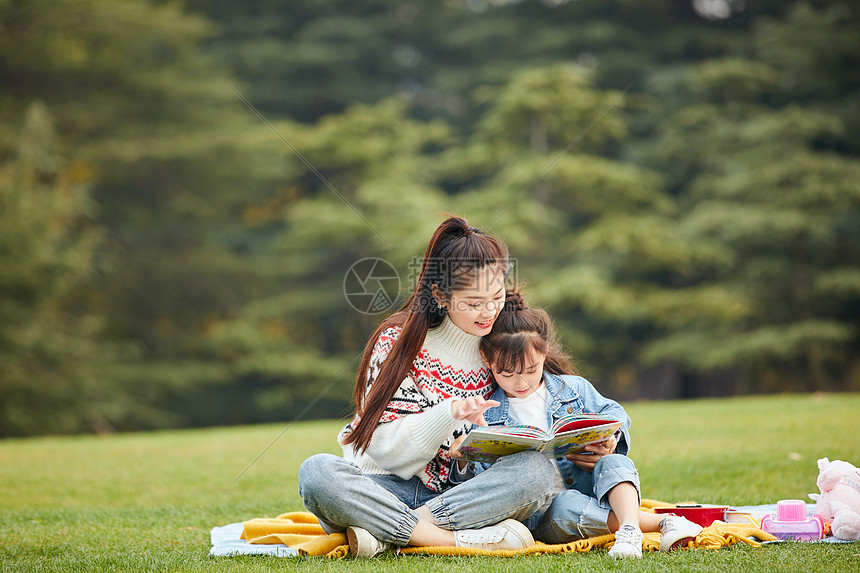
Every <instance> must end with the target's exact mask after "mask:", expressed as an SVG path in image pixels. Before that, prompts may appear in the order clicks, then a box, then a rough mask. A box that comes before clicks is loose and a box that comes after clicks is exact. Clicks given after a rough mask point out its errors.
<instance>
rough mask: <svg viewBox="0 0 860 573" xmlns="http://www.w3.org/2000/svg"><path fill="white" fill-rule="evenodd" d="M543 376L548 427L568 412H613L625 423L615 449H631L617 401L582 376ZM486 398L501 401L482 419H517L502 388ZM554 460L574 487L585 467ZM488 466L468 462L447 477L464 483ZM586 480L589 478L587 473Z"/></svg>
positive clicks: (506, 422) (490, 421)
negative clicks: (546, 400) (546, 399)
mask: <svg viewBox="0 0 860 573" xmlns="http://www.w3.org/2000/svg"><path fill="white" fill-rule="evenodd" d="M543 380H544V384H546V390H547V398H548V399H549V400H550V401H549V404H548V405H547V409H546V416H547V423H548V424H549V426H550V427H552V425H553V423H555V421H556V420H558V419H559V418H560V417H562V416H565V415H570V414H580V413H603V414H607V415H609V416H614V417H615V418H616V419H617V420H623V421H624V425H623V426H621V428H620V430H619V432H620V435H618V434H617V433H616V437H617V438H618V445H617V447H616V448H615V453H616V454H622V455H627V452H628V451H629V450H630V417H629V416H628V415H627V412H625V411H624V408H622V407H621V405H620V404H618V402H616V401H614V400H610V399H609V398H605V397H604V396H602V395H601V394H600V393H599V392H598V391H597V390H596V389H595V388H594V386H592V385H591V382H589V381H588V380H586V379H585V378H583V377H581V376H566V375H565V376H558V375H555V374H550V373H549V372H544V373H543ZM488 400H496V401H498V402H500V405H498V406H496V407H495V408H490V409H489V410H487V411H486V412H484V419H485V420H486V421H487V424H488V425H490V426H503V425H516V424H519V423H520V421H519V420H517V419H516V418H514V416H513V413H512V412H511V411H510V402H508V397H507V396H506V395H505V391H504V390H502V389H501V388H496V390H495V392H493V395H492V396H490V397H489V398H488ZM555 461H556V464H557V465H558V469H559V471H560V472H561V477H562V479H563V480H564V483H565V484H566V485H567V487H568V489H574V488H576V484H577V482H580V481H582V480H581V479H577V476H578V475H579V474H581V473H582V472H585V471H586V470H583V469H581V468H578V467H576V465H574V463H573V462H571V461H570V460H568V459H567V458H566V457H564V456H560V457H557V458H556V459H555ZM488 467H490V464H486V463H479V462H469V465H468V466H467V468H466V469H465V470H464V471H463V472H458V471H453V472H451V477H450V478H449V479H450V481H451V482H452V483H455V484H456V483H463V482H464V481H466V480H467V479H469V478H470V477H474V476H475V475H477V474H479V473H481V472H482V471H484V470H486V469H487V468H488ZM588 481H591V478H590V476H589V479H588Z"/></svg>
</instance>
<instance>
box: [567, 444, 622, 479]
mask: <svg viewBox="0 0 860 573" xmlns="http://www.w3.org/2000/svg"><path fill="white" fill-rule="evenodd" d="M617 446H618V440H617V439H615V436H612V437H610V438H609V439H608V440H604V441H602V442H598V443H596V444H589V445H587V446H585V451H584V452H579V453H577V454H567V456H566V457H567V459H568V460H570V461H571V462H573V463H574V465H576V466H577V467H579V468H582V469H584V470H585V471H589V472H592V471H594V465H595V464H596V463H597V462H598V460H600V458H602V457H603V456H608V455H610V454H614V453H615V448H616V447H617Z"/></svg>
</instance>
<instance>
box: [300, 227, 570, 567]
mask: <svg viewBox="0 0 860 573" xmlns="http://www.w3.org/2000/svg"><path fill="white" fill-rule="evenodd" d="M507 263H508V260H507V250H506V248H505V247H504V245H503V244H501V243H499V242H498V241H497V240H495V239H493V238H492V237H490V236H489V235H487V234H485V233H483V232H482V231H480V230H478V229H475V228H473V227H470V226H469V225H468V223H466V221H464V220H463V219H460V218H457V217H452V218H449V219H448V220H446V221H445V222H443V223H442V224H441V225H440V226H439V227H438V228H437V229H436V232H435V233H434V234H433V237H432V238H431V239H430V244H429V245H428V247H427V250H426V252H425V254H424V261H423V264H422V269H421V274H420V277H419V279H418V284H417V285H416V288H415V291H414V292H413V293H412V295H411V297H410V298H409V300H407V301H406V303H405V304H404V305H403V307H402V308H401V309H400V310H399V311H398V312H397V313H396V314H394V315H393V316H391V317H389V318H388V319H387V320H385V321H384V322H383V323H382V324H381V325H380V326H379V328H378V329H377V330H376V332H375V333H374V335H373V337H372V338H371V339H370V341H369V342H368V344H367V346H366V348H365V351H364V356H363V359H362V361H361V365H360V367H359V372H358V380H357V381H356V386H355V391H354V395H353V401H354V404H355V409H356V413H355V417H354V419H353V420H352V421H351V422H350V423H349V424H348V425H347V426H346V427H345V428H343V430H342V431H341V432H340V434H339V436H338V442H339V443H340V444H341V446H342V447H343V457H338V456H334V455H330V454H318V455H315V456H312V457H310V458H308V459H307V460H305V462H304V463H303V464H302V466H301V468H300V469H299V494H300V495H301V496H302V499H303V501H304V503H305V506H306V507H307V508H308V510H309V511H311V512H312V513H314V515H316V516H317V518H318V519H319V521H320V524H321V525H322V526H323V528H324V529H325V530H326V531H327V532H329V533H333V532H336V531H344V530H345V531H346V534H347V538H348V540H349V545H350V550H351V552H352V554H353V555H355V556H357V557H370V556H373V555H376V554H378V553H380V552H382V551H383V550H385V549H387V548H388V547H390V546H391V545H396V546H403V545H418V546H429V545H433V546H453V545H458V546H466V547H479V548H489V549H519V548H523V547H527V546H529V545H531V544H533V543H534V540H533V538H532V535H531V533H530V532H529V530H528V528H527V527H526V526H525V525H523V524H522V523H521V522H520V521H518V520H524V519H526V518H528V517H529V516H530V515H531V514H532V513H534V512H535V511H536V510H537V509H538V508H539V507H541V506H542V505H544V504H545V503H546V502H547V501H548V500H549V499H550V498H551V496H552V486H553V481H552V480H553V466H552V463H551V462H550V461H549V460H547V459H546V458H545V457H543V456H542V455H540V454H537V453H535V452H523V453H522V454H517V455H513V456H508V458H507V459H505V460H503V461H500V462H499V463H497V464H495V465H494V466H493V467H492V468H489V469H488V470H487V471H485V472H483V473H482V474H481V475H480V476H477V477H475V478H474V479H472V480H469V481H468V482H466V483H463V484H462V485H458V486H456V487H454V486H452V484H451V482H450V481H449V480H448V477H449V472H450V465H451V459H450V456H449V446H450V445H451V444H452V442H453V441H454V439H455V438H457V437H458V436H460V435H464V434H465V433H466V432H467V431H468V430H469V428H471V427H472V424H478V425H486V422H484V420H483V413H484V412H485V411H486V410H487V409H488V408H490V407H492V406H496V405H498V402H495V401H492V400H486V399H485V398H487V397H488V396H489V395H490V394H491V393H492V392H493V390H494V386H493V383H492V378H491V376H490V373H489V370H488V369H487V368H486V367H485V366H484V365H483V364H482V362H481V356H480V353H479V351H478V344H479V343H480V341H481V338H482V337H483V336H486V335H487V333H489V332H490V329H491V328H492V327H493V323H494V322H495V320H496V316H497V315H498V313H499V311H500V310H501V307H502V304H503V303H504V297H505V290H504V279H505V274H506V270H507ZM502 488H504V490H505V495H504V496H500V495H498V491H500V490H501V489H502Z"/></svg>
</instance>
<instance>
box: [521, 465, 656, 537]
mask: <svg viewBox="0 0 860 573" xmlns="http://www.w3.org/2000/svg"><path fill="white" fill-rule="evenodd" d="M571 481H572V482H573V483H571V484H569V485H568V489H566V490H565V491H563V492H561V493H560V494H558V495H556V496H555V499H554V500H553V501H552V505H550V506H549V508H548V509H547V510H546V511H545V512H543V514H542V515H541V514H535V515H532V516H531V517H530V518H529V519H528V520H526V522H525V524H526V525H527V526H528V528H529V529H531V531H532V534H533V535H534V538H535V539H537V540H538V541H543V542H544V543H569V542H571V541H574V540H576V539H584V538H586V537H594V536H595V535H604V534H606V533H609V527H608V526H607V524H606V522H607V520H608V519H609V511H610V507H609V500H608V498H607V495H608V493H609V490H611V489H612V488H613V487H615V486H616V485H618V484H620V483H624V482H630V483H631V484H633V486H634V487H635V488H636V491H637V492H639V495H640V499H641V491H640V489H639V473H638V472H637V471H636V466H634V465H633V461H632V460H631V459H630V458H628V457H627V456H623V455H621V454H612V455H609V456H603V457H602V458H600V459H599V460H598V461H597V464H595V466H594V472H588V471H586V470H583V469H581V468H576V470H575V471H574V474H573V478H572V480H571Z"/></svg>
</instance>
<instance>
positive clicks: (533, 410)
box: [508, 382, 567, 511]
mask: <svg viewBox="0 0 860 573" xmlns="http://www.w3.org/2000/svg"><path fill="white" fill-rule="evenodd" d="M546 394H547V392H546V384H544V383H543V382H541V385H540V387H539V388H538V389H537V390H535V391H534V392H532V393H531V394H529V395H528V396H526V397H525V398H511V397H510V396H509V397H508V403H509V404H510V407H511V412H512V413H513V415H514V417H515V418H516V419H517V420H519V421H520V423H521V424H528V425H529V426H537V427H538V428H540V429H541V430H543V431H544V432H547V431H549V424H548V423H547V415H546V409H547V406H549V404H550V400H548V399H547V395H546ZM553 461H554V460H553ZM553 467H554V468H555V477H554V479H553V490H554V491H555V493H556V495H558V494H559V493H561V492H563V491H564V490H566V489H567V488H566V487H565V485H564V480H563V479H562V477H561V472H560V471H559V469H558V464H556V463H553ZM550 503H552V502H550ZM545 509H546V506H544V507H542V508H541V511H543V510H545Z"/></svg>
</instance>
